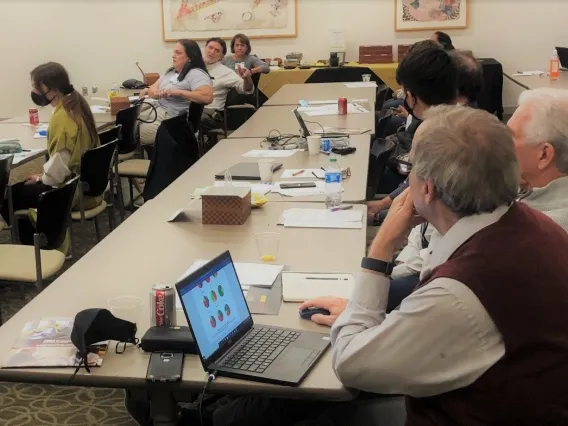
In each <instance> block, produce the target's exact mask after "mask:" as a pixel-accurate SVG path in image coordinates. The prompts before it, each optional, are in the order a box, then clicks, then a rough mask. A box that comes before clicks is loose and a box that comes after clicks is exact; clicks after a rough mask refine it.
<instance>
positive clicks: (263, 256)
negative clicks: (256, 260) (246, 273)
mask: <svg viewBox="0 0 568 426" xmlns="http://www.w3.org/2000/svg"><path fill="white" fill-rule="evenodd" d="M254 239H255V241H256V248H257V249H258V255H259V256H260V260H262V261H263V262H273V261H275V260H276V256H277V255H278V247H279V246H280V234H278V233H276V232H260V233H258V234H255V235H254Z"/></svg>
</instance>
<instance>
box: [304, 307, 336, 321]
mask: <svg viewBox="0 0 568 426" xmlns="http://www.w3.org/2000/svg"><path fill="white" fill-rule="evenodd" d="M315 314H321V315H330V314H331V312H329V311H328V310H327V309H323V308H315V307H314V308H306V309H302V310H301V311H300V317H302V319H307V320H309V319H312V315H315Z"/></svg>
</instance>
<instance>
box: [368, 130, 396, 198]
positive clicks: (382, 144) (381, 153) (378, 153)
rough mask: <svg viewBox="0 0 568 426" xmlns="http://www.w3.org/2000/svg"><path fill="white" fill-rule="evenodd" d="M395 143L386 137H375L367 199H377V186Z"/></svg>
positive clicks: (372, 146)
mask: <svg viewBox="0 0 568 426" xmlns="http://www.w3.org/2000/svg"><path fill="white" fill-rule="evenodd" d="M393 149H394V143H392V142H391V141H389V140H386V139H375V140H374V141H373V144H372V145H371V153H370V156H371V158H370V159H369V170H368V174H367V201H371V200H374V199H375V194H376V193H377V188H378V187H379V183H380V180H381V176H382V175H383V173H384V171H385V169H386V167H387V162H388V159H389V155H390V153H391V151H392V150H393Z"/></svg>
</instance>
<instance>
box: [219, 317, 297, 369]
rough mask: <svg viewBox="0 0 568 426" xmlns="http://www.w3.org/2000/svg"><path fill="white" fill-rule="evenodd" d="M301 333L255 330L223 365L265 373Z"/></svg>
mask: <svg viewBox="0 0 568 426" xmlns="http://www.w3.org/2000/svg"><path fill="white" fill-rule="evenodd" d="M299 336H300V333H299V332H297V331H288V330H279V329H275V328H269V327H262V328H255V329H253V330H252V331H251V332H250V334H249V335H248V336H247V337H246V338H245V340H244V341H243V342H242V344H241V346H240V348H239V349H237V350H236V351H235V352H234V353H233V354H231V355H230V356H229V357H227V359H225V360H224V361H223V363H222V364H221V365H222V366H223V367H227V368H234V369H236V370H243V371H250V372H253V373H264V371H265V370H266V369H267V368H268V367H269V366H270V364H272V363H273V362H274V360H275V359H276V358H277V357H278V355H280V353H281V352H282V351H283V350H284V349H286V347H288V345H290V343H292V342H294V341H295V340H296V339H297V338H298V337H299Z"/></svg>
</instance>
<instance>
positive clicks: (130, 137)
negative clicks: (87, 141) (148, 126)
mask: <svg viewBox="0 0 568 426" xmlns="http://www.w3.org/2000/svg"><path fill="white" fill-rule="evenodd" d="M141 109H142V104H139V105H135V106H131V107H129V108H126V109H123V110H120V111H119V112H118V114H117V115H116V125H117V126H121V127H122V130H121V138H120V139H119V142H118V161H125V160H129V159H131V158H134V156H135V155H136V152H137V150H138V148H139V146H138V145H139V144H138V138H137V137H136V128H137V124H138V117H139V116H140V111H141ZM101 143H102V142H101Z"/></svg>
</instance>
